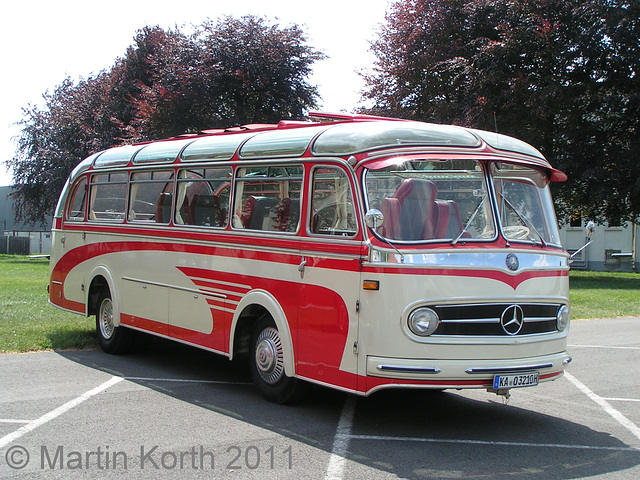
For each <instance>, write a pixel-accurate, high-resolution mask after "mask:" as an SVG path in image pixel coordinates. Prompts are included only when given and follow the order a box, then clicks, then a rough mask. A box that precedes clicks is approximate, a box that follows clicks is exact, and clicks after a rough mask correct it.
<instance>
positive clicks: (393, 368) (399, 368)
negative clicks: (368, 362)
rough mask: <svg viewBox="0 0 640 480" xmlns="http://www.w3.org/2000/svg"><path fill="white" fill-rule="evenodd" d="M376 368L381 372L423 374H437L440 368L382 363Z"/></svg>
mask: <svg viewBox="0 0 640 480" xmlns="http://www.w3.org/2000/svg"><path fill="white" fill-rule="evenodd" d="M376 369H378V370H380V371H381V372H398V373H425V374H430V375H433V374H437V373H440V372H441V370H440V369H439V368H436V367H412V366H408V365H384V364H380V365H378V366H377V367H376Z"/></svg>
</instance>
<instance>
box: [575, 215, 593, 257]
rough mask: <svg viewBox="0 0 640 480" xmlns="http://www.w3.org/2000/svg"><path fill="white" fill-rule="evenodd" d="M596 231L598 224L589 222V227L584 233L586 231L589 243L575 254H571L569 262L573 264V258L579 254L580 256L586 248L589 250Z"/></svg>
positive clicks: (587, 226)
mask: <svg viewBox="0 0 640 480" xmlns="http://www.w3.org/2000/svg"><path fill="white" fill-rule="evenodd" d="M595 229H596V224H595V223H593V222H592V221H591V220H589V221H588V222H587V225H586V226H585V227H584V231H585V235H586V237H587V239H586V240H587V241H586V242H585V244H584V245H583V246H582V247H580V249H578V250H576V251H575V252H573V253H572V254H571V256H570V257H569V262H571V259H572V258H573V257H575V256H576V255H577V254H579V253H580V252H581V251H582V250H584V249H585V248H587V247H588V246H589V245H591V237H593V232H594V231H595Z"/></svg>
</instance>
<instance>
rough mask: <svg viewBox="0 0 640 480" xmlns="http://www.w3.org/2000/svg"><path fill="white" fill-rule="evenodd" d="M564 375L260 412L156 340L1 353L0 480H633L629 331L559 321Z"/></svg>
mask: <svg viewBox="0 0 640 480" xmlns="http://www.w3.org/2000/svg"><path fill="white" fill-rule="evenodd" d="M569 344H570V345H571V346H570V347H569V350H570V353H571V355H572V356H573V358H574V361H573V363H572V364H570V365H569V368H568V370H567V372H568V374H567V375H566V376H565V377H563V378H561V379H559V380H557V381H555V382H551V383H546V384H542V385H540V386H538V387H534V388H522V389H514V390H513V391H512V397H511V399H510V400H509V402H508V403H507V404H504V402H503V400H502V398H500V397H497V396H495V395H492V394H489V393H486V392H484V391H445V392H440V393H436V392H428V391H416V390H414V391H397V390H396V391H383V392H379V393H377V394H374V395H372V396H371V397H368V398H359V397H355V396H353V395H346V394H344V393H341V392H336V391H333V390H328V389H323V388H314V389H313V390H312V392H311V395H310V396H309V398H308V399H306V400H305V401H304V402H302V403H300V404H297V405H294V406H280V405H274V404H271V403H268V402H266V401H264V400H263V399H262V398H261V397H260V396H259V394H258V392H257V390H256V389H255V388H254V387H253V385H252V384H251V382H250V378H249V376H248V375H247V374H245V373H244V372H243V371H239V370H238V369H236V368H234V367H233V366H232V365H231V364H230V363H229V362H228V361H227V360H226V359H224V358H222V357H218V356H215V355H212V354H209V353H206V352H203V351H199V350H196V349H192V348H188V347H184V346H181V345H177V344H172V343H169V342H163V341H148V342H146V343H145V344H144V345H142V346H141V347H140V348H138V349H137V350H136V352H134V353H131V354H129V355H126V356H120V357H116V356H110V355H106V354H104V353H102V352H100V351H74V352H44V353H33V354H14V355H0V478H18V479H20V478H29V479H31V478H47V479H49V478H134V479H136V478H140V479H142V478H238V479H240V478H242V479H244V478H260V479H271V478H273V479H276V478H277V479H286V478H291V479H304V478H310V479H347V478H348V479H363V480H364V479H366V480H369V479H371V478H376V479H378V478H436V479H457V478H465V479H515V478H517V479H577V478H602V479H604V478H606V479H633V480H637V479H638V478H640V427H639V425H640V369H639V368H638V365H639V364H640V318H623V319H607V320H591V321H577V322H573V324H572V327H571V333H570V337H569Z"/></svg>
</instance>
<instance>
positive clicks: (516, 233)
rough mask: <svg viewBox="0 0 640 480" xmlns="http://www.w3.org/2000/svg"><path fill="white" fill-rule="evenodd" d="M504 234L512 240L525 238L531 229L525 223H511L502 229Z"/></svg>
mask: <svg viewBox="0 0 640 480" xmlns="http://www.w3.org/2000/svg"><path fill="white" fill-rule="evenodd" d="M502 232H503V233H504V236H505V237H506V238H508V239H510V240H523V239H525V238H527V237H528V236H529V233H531V229H530V228H529V227H525V226H524V225H511V226H508V227H504V228H503V229H502Z"/></svg>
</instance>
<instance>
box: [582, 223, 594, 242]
mask: <svg viewBox="0 0 640 480" xmlns="http://www.w3.org/2000/svg"><path fill="white" fill-rule="evenodd" d="M595 229H596V224H595V223H593V222H592V221H591V220H589V221H588V222H587V226H586V227H585V234H586V236H587V238H588V239H589V240H591V237H593V232H594V231H595Z"/></svg>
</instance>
